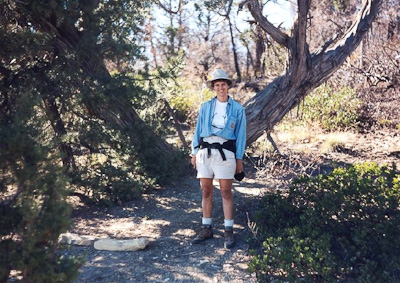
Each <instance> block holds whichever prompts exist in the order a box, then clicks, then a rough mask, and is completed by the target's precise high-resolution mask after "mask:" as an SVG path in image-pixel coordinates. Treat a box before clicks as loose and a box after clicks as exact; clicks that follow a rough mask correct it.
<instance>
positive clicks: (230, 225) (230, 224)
mask: <svg viewBox="0 0 400 283" xmlns="http://www.w3.org/2000/svg"><path fill="white" fill-rule="evenodd" d="M224 225H225V227H233V219H230V220H228V219H224Z"/></svg>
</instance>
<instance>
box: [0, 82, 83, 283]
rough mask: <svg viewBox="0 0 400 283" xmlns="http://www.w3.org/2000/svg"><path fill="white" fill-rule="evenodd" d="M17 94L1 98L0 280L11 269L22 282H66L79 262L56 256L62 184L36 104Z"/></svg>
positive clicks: (62, 222) (64, 209)
mask: <svg viewBox="0 0 400 283" xmlns="http://www.w3.org/2000/svg"><path fill="white" fill-rule="evenodd" d="M22 89H23V87H22ZM17 93H18V95H16V94H17ZM17 93H14V92H12V91H10V92H7V96H2V99H3V100H2V102H3V104H2V105H3V106H5V107H4V108H3V109H2V111H1V114H0V147H1V149H2V150H1V151H0V183H1V184H2V189H1V195H2V198H1V201H0V239H1V241H0V281H2V282H5V281H7V279H8V277H9V275H10V270H12V269H15V270H17V271H20V272H21V273H22V276H23V278H24V280H25V281H26V282H45V281H49V280H51V281H52V282H66V281H72V279H73V278H74V277H75V276H76V275H77V268H78V265H79V264H80V260H79V259H77V258H74V257H72V256H60V255H59V254H58V253H57V247H58V241H57V240H58V236H59V234H60V233H61V232H64V231H66V229H67V228H68V227H69V211H70V209H69V206H68V205H67V203H66V195H67V190H66V186H67V182H68V179H67V178H66V176H65V174H64V172H63V169H62V168H61V167H60V166H59V164H60V157H59V156H58V155H57V154H55V153H54V151H53V150H52V149H51V142H49V141H47V142H46V137H45V135H44V134H43V131H41V130H42V124H43V123H45V120H43V118H44V117H43V116H40V115H36V114H37V108H38V106H39V105H40V100H38V99H37V98H36V97H35V96H32V95H31V93H29V92H27V91H23V90H21V91H19V92H17ZM3 94H4V92H3ZM10 101H13V103H12V104H11V103H10ZM32 117H35V119H33V118H32Z"/></svg>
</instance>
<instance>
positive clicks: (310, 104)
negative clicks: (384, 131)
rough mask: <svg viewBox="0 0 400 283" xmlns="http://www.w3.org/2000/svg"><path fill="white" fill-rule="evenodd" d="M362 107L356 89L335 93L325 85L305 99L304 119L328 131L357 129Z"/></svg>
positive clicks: (347, 88)
mask: <svg viewBox="0 0 400 283" xmlns="http://www.w3.org/2000/svg"><path fill="white" fill-rule="evenodd" d="M360 107H361V101H360V100H359V99H358V98H357V97H356V91H355V90H354V89H351V88H350V87H344V88H342V89H340V90H338V91H334V90H333V89H332V87H330V86H329V85H323V86H320V87H319V88H317V89H316V90H314V91H313V92H312V93H311V94H310V95H308V96H307V97H306V98H305V100H304V105H303V107H302V119H303V120H305V121H307V122H310V123H312V122H317V123H319V124H320V125H321V126H322V127H323V128H324V129H326V130H328V131H335V130H342V129H348V128H356V126H357V120H358V113H359V111H358V110H359V108H360Z"/></svg>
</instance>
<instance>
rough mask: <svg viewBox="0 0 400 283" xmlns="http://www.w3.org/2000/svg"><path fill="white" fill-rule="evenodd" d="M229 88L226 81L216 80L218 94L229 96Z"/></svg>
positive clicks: (215, 86) (215, 89)
mask: <svg viewBox="0 0 400 283" xmlns="http://www.w3.org/2000/svg"><path fill="white" fill-rule="evenodd" d="M228 89H229V85H228V83H227V82H226V81H216V82H215V83H214V91H215V92H216V93H217V96H222V97H224V96H227V95H228Z"/></svg>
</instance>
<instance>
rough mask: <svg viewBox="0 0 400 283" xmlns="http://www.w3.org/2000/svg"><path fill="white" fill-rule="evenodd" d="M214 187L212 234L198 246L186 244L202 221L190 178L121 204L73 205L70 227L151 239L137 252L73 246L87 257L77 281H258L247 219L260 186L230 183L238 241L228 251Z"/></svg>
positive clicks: (250, 182) (195, 187) (91, 232)
mask: <svg viewBox="0 0 400 283" xmlns="http://www.w3.org/2000/svg"><path fill="white" fill-rule="evenodd" d="M215 187H216V188H215V190H214V212H213V213H214V214H213V215H214V219H213V221H214V238H213V239H210V240H208V241H206V242H204V243H201V244H199V245H191V244H190V240H191V239H192V238H193V236H194V235H195V233H196V231H197V230H198V228H199V227H200V220H201V207H200V205H201V191H200V186H199V182H198V180H196V179H195V178H194V177H190V178H188V179H186V180H184V181H183V182H182V183H179V184H174V185H171V186H168V187H166V188H163V189H159V190H155V191H152V192H150V193H146V194H144V196H143V199H141V200H137V201H134V202H131V203H129V204H127V205H125V206H118V207H114V208H108V209H104V208H102V209H101V208H89V209H87V208H82V209H78V210H76V211H75V212H74V217H73V221H74V225H73V228H72V229H71V231H70V232H73V233H77V234H79V235H91V236H95V237H96V238H103V237H111V238H114V239H128V238H139V237H146V238H148V239H150V244H149V245H148V246H147V248H146V249H145V250H142V251H136V252H109V251H98V250H95V249H94V248H92V247H79V246H76V247H73V248H72V249H71V251H70V252H73V253H74V254H78V255H85V256H86V262H85V264H84V265H83V266H82V267H81V268H80V274H79V277H78V279H77V280H76V282H256V278H255V274H251V273H249V272H248V271H247V264H248V262H249V260H250V255H249V245H248V239H249V238H250V237H251V236H250V235H251V233H250V231H249V228H248V225H247V222H248V215H252V213H253V210H254V204H255V200H256V199H258V197H259V195H260V193H261V189H262V185H261V184H256V183H255V182H254V179H249V178H247V181H245V182H241V183H240V184H239V183H235V184H234V198H235V233H236V246H235V247H234V248H233V249H231V250H226V249H224V247H223V213H222V200H221V196H220V193H219V190H218V183H217V182H215Z"/></svg>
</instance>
